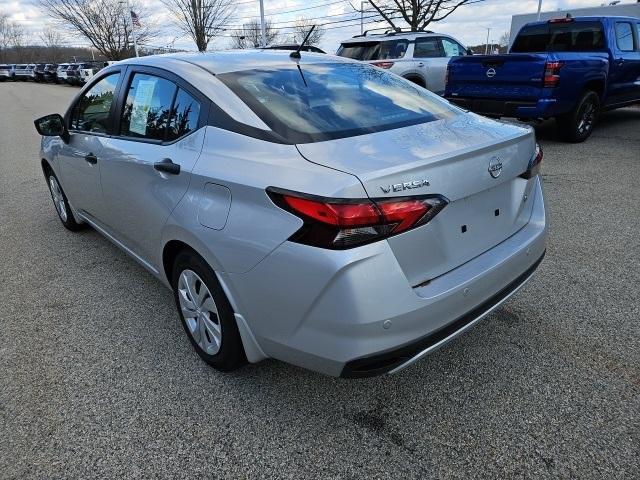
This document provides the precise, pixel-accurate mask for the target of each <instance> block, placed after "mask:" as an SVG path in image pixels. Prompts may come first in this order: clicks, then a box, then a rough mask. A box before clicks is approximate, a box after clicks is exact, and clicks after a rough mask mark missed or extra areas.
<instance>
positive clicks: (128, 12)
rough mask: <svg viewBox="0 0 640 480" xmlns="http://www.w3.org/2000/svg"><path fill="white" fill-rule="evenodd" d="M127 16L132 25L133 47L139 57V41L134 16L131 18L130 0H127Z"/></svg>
mask: <svg viewBox="0 0 640 480" xmlns="http://www.w3.org/2000/svg"><path fill="white" fill-rule="evenodd" d="M123 3H124V2H120V4H121V5H122V4H123ZM126 18H128V19H129V21H128V22H127V23H128V24H129V25H130V26H131V37H132V38H133V49H134V50H135V52H136V57H139V55H138V41H137V40H136V31H135V30H134V28H133V18H131V6H130V5H129V0H127V11H126ZM128 40H129V39H127V41H128Z"/></svg>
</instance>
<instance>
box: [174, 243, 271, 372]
mask: <svg viewBox="0 0 640 480" xmlns="http://www.w3.org/2000/svg"><path fill="white" fill-rule="evenodd" d="M184 250H190V251H192V252H193V253H195V254H196V255H198V256H199V257H201V258H202V259H203V260H204V262H205V263H206V264H207V265H209V266H210V267H211V269H212V270H213V273H214V274H215V276H216V278H217V279H218V282H220V286H221V287H222V290H223V291H224V293H225V295H226V296H227V300H228V301H229V304H230V305H231V309H232V310H233V314H234V317H235V320H236V325H237V327H238V331H239V333H240V339H241V341H242V346H243V348H244V353H245V356H246V358H247V360H248V361H249V362H250V363H257V362H259V361H261V360H264V359H265V358H268V356H267V355H266V354H265V353H264V351H263V350H262V348H261V347H260V345H259V343H258V342H257V340H256V338H255V336H254V335H253V332H252V331H251V328H250V327H249V324H248V322H247V320H246V319H245V318H244V317H243V316H242V315H241V314H240V313H239V310H238V304H237V302H236V298H235V296H234V294H233V291H232V289H231V288H230V285H229V282H227V281H226V279H225V278H224V276H223V275H221V272H220V270H219V268H216V266H215V265H212V263H213V262H211V261H209V260H208V259H207V258H210V256H209V255H203V254H202V252H200V251H198V248H194V247H193V246H192V245H191V242H187V241H184V240H182V239H175V238H174V239H171V240H169V241H167V242H165V243H164V246H163V248H162V269H163V273H164V276H165V278H166V282H167V285H169V286H171V287H172V288H173V285H172V278H171V277H172V276H173V264H174V262H175V259H176V257H177V256H178V255H179V254H180V252H182V251H184Z"/></svg>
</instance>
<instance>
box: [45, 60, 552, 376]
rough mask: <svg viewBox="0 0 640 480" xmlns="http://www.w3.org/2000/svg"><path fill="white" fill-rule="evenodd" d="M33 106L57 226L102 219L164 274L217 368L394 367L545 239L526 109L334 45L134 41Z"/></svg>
mask: <svg viewBox="0 0 640 480" xmlns="http://www.w3.org/2000/svg"><path fill="white" fill-rule="evenodd" d="M294 53H295V52H294ZM294 57H295V55H294ZM35 125H36V128H37V130H38V132H39V133H40V134H41V135H43V136H44V137H43V139H42V147H41V152H40V156H39V162H40V163H41V165H42V170H43V173H44V176H45V178H46V181H47V183H48V185H49V188H50V190H51V197H52V199H53V203H54V205H55V208H56V210H57V214H58V216H59V217H60V220H61V221H62V223H63V224H64V226H65V227H67V228H68V229H69V230H73V231H75V230H78V229H80V228H82V227H83V226H85V225H90V226H92V227H93V228H95V229H96V230H97V231H98V232H100V233H101V234H102V235H104V236H105V237H106V238H108V239H109V240H111V241H112V242H113V243H115V244H116V245H117V246H119V247H120V248H121V249H122V250H124V251H125V252H126V253H127V254H129V255H130V256H131V257H132V258H133V259H135V260H136V261H138V262H139V263H140V264H141V265H143V266H144V267H145V268H147V269H148V270H149V271H150V272H151V273H152V274H153V275H155V276H156V277H157V278H158V279H159V280H160V281H162V282H163V283H164V284H165V285H166V286H168V287H169V288H171V290H172V291H173V294H174V298H175V302H176V306H177V309H178V312H179V315H180V317H181V319H182V324H183V326H184V329H185V331H186V333H187V335H188V336H189V339H190V340H191V343H192V344H193V346H194V348H195V349H196V351H197V352H198V354H199V355H200V356H201V357H202V359H204V360H205V361H206V362H207V363H209V364H210V365H212V366H214V367H215V368H218V369H220V370H232V369H234V368H237V367H238V366H240V365H242V364H243V363H244V362H246V361H249V362H257V361H259V360H261V359H264V358H267V357H271V358H276V359H279V360H283V361H287V362H290V363H293V364H295V365H299V366H302V367H305V368H309V369H312V370H315V371H318V372H323V373H326V374H329V375H336V376H338V375H341V376H344V377H364V376H370V375H376V374H380V373H385V372H395V371H398V370H400V369H402V368H404V367H406V366H407V365H410V364H411V363H413V362H415V361H416V360H418V359H420V358H422V357H423V356H424V355H426V354H427V353H429V352H431V351H433V350H435V349H437V348H438V347H440V346H441V345H443V344H444V343H445V342H446V341H448V340H450V339H451V338H453V337H455V336H456V335H458V334H460V333H461V332H463V331H465V330H467V329H468V328H469V327H470V326H472V325H473V324H475V323H476V322H477V321H478V320H480V319H481V318H483V317H484V316H485V315H487V314H488V313H489V312H491V311H492V310H494V309H495V308H497V306H498V305H500V304H501V303H502V302H504V301H505V300H506V299H507V298H509V297H510V296H511V295H512V294H513V293H514V292H516V291H517V290H518V289H519V288H520V287H521V286H522V285H523V284H524V283H525V282H526V281H527V280H529V278H530V277H531V275H532V274H533V272H534V270H535V269H536V267H537V266H538V265H539V264H540V262H541V260H542V257H543V255H544V252H545V244H546V236H547V220H546V214H545V206H544V200H543V193H542V186H541V183H540V177H539V175H538V170H539V168H540V162H541V160H542V152H541V150H540V149H539V147H538V146H537V144H536V141H535V137H534V133H533V130H532V129H531V128H529V127H527V126H518V125H511V124H506V123H499V122H496V121H493V120H490V119H486V118H483V117H480V116H478V115H475V114H473V113H468V112H465V111H464V110H461V109H459V108H458V107H456V106H453V105H450V104H449V103H448V102H446V101H445V100H443V99H441V98H440V97H438V96H436V95H434V94H433V93H431V92H429V91H427V90H425V89H423V88H420V87H417V86H416V85H414V84H412V83H411V82H408V81H406V80H403V79H402V78H400V77H398V76H396V75H392V74H389V73H388V72H386V71H384V70H380V69H378V68H374V67H371V66H370V65H366V64H363V63H360V62H355V61H351V60H346V59H342V58H340V57H335V56H331V55H324V54H315V53H307V52H303V53H302V58H300V59H298V58H291V56H290V52H287V51H278V50H271V51H268V50H261V51H242V52H232V51H229V52H219V53H212V54H196V55H192V54H175V55H170V56H149V57H141V58H132V59H129V60H126V61H123V62H118V63H115V64H113V65H111V66H109V67H106V68H104V69H103V70H101V71H100V72H99V73H98V74H96V76H95V77H94V78H92V79H91V81H90V83H89V84H88V85H86V86H85V87H84V88H83V89H82V91H81V92H80V94H79V95H78V96H77V97H76V99H75V100H74V101H73V102H72V104H71V105H70V107H69V109H68V110H67V112H66V113H65V115H64V117H63V116H60V115H58V114H53V115H48V116H46V117H43V118H40V119H38V120H36V121H35ZM88 308H90V307H88ZM144 321H155V322H158V321H161V319H158V318H155V319H145V320H144Z"/></svg>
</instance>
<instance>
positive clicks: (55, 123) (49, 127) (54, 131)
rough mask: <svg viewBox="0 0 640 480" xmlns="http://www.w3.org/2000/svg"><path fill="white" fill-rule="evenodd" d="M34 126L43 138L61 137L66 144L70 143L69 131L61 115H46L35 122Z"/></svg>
mask: <svg viewBox="0 0 640 480" xmlns="http://www.w3.org/2000/svg"><path fill="white" fill-rule="evenodd" d="M33 124H34V125H35V126H36V130H37V131H38V133H39V134H40V135H42V136H43V137H60V138H62V140H63V141H64V142H65V143H68V142H69V131H68V130H67V127H66V126H65V125H64V119H63V118H62V116H61V115H60V114H58V113H52V114H51V115H45V116H44V117H40V118H38V119H37V120H34V121H33Z"/></svg>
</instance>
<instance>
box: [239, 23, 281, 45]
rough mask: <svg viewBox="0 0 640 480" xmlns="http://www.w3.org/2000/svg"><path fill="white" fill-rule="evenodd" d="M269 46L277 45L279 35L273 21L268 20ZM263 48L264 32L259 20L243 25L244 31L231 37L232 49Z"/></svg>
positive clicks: (267, 37) (266, 24)
mask: <svg viewBox="0 0 640 480" xmlns="http://www.w3.org/2000/svg"><path fill="white" fill-rule="evenodd" d="M264 30H265V37H266V41H267V45H270V44H272V43H276V42H277V41H278V38H279V36H280V35H279V33H278V30H277V29H276V28H274V27H273V25H272V23H271V20H266V21H265V24H264ZM260 46H262V30H261V29H260V22H259V21H258V20H250V21H249V22H247V23H243V24H242V29H241V30H238V31H236V32H234V33H233V34H232V35H231V48H258V47H260Z"/></svg>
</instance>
